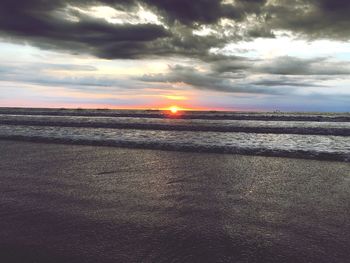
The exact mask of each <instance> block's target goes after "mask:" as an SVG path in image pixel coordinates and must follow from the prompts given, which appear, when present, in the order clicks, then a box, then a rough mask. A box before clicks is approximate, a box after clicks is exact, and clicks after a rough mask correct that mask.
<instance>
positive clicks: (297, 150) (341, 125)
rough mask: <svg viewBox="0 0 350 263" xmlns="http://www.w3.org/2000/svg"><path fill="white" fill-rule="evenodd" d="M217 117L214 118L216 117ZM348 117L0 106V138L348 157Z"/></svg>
mask: <svg viewBox="0 0 350 263" xmlns="http://www.w3.org/2000/svg"><path fill="white" fill-rule="evenodd" d="M215 117H217V119H215ZM349 117H350V115H349V114H320V113H318V114H316V113H313V114H305V113H300V114H297V113H288V114H283V113H229V112H184V113H179V114H178V115H169V114H168V113H167V112H161V111H113V110H45V109H26V110H24V109H1V110H0V138H3V139H21V140H34V141H45V142H47V141H49V142H62V143H73V144H74V143H75V144H93V145H109V146H120V147H121V146H122V147H133V148H150V149H163V150H181V151H195V152H217V153H221V152H222V153H241V154H253V155H267V156H288V157H301V158H313V159H331V160H340V161H350V120H349Z"/></svg>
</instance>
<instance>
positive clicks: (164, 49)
mask: <svg viewBox="0 0 350 263" xmlns="http://www.w3.org/2000/svg"><path fill="white" fill-rule="evenodd" d="M349 14H350V1H346V0H224V1H221V0H196V1H189V0H26V1H15V0H1V2H0V106H2V107H57V108H145V109H165V108H168V107H171V106H174V105H176V106H178V107H180V108H183V109H195V110H240V111H273V110H280V111H331V112H349V111H350V41H349V40H350V15H349Z"/></svg>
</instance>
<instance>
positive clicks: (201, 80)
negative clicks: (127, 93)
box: [139, 65, 296, 95]
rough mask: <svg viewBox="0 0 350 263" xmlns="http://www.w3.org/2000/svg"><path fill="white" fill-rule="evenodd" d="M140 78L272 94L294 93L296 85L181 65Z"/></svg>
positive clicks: (146, 80)
mask: <svg viewBox="0 0 350 263" xmlns="http://www.w3.org/2000/svg"><path fill="white" fill-rule="evenodd" d="M139 80H141V81H145V82H158V83H159V82H160V83H162V82H163V83H178V82H182V83H185V84H187V85H190V86H193V87H194V88H196V89H200V90H201V89H202V90H213V91H221V92H230V93H254V94H270V95H282V94H292V93H294V91H295V88H294V87H293V86H296V85H293V84H292V83H288V85H285V83H284V81H281V82H280V85H279V86H290V87H287V88H284V89H275V88H271V87H268V86H263V85H261V83H259V82H250V81H249V80H246V79H239V78H238V79H237V78H222V77H221V76H219V75H217V74H215V73H213V72H200V71H198V70H196V69H195V68H191V67H184V66H179V65H177V66H174V67H170V72H169V73H167V74H149V75H144V76H143V77H141V78H139ZM289 84H290V85H289ZM274 86H278V85H274Z"/></svg>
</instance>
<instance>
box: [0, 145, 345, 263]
mask: <svg viewBox="0 0 350 263" xmlns="http://www.w3.org/2000/svg"><path fill="white" fill-rule="evenodd" d="M0 154H1V158H0V167H1V173H0V192H1V193H2V198H1V199H0V214H1V215H2V220H1V221H0V235H1V236H2V238H1V240H0V261H3V262H12V263H17V262H18V263H20V262H21V263H22V262H25V261H26V262H28V261H29V262H37V263H47V262H55V263H59V262H62V261H65V262H67V263H68V262H69V263H71V262H103V263H110V262H111V263H112V262H125V261H127V262H140V261H142V262H167V261H169V260H174V261H176V260H177V261H179V262H232V261H241V262H257V261H260V262H273V263H274V262H291V263H292V262H293V263H297V262H306V261H307V262H315V263H316V262H317V263H326V262H331V261H334V262H335V261H336V262H346V259H348V247H349V246H350V236H349V234H348V233H350V231H349V230H350V222H349V211H348V204H349V203H350V194H349V192H350V180H349V174H350V166H349V164H347V163H344V162H329V161H318V160H304V159H291V158H276V157H259V156H243V155H231V154H213V153H192V152H170V151H159V150H144V149H143V150H141V149H126V148H113V147H95V146H79V145H60V144H48V143H31V142H18V141H0Z"/></svg>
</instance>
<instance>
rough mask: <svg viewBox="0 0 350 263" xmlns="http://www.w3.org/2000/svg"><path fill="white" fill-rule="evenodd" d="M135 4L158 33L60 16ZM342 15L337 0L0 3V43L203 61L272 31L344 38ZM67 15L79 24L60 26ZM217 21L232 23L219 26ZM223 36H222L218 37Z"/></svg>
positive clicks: (348, 6) (344, 8)
mask: <svg viewBox="0 0 350 263" xmlns="http://www.w3.org/2000/svg"><path fill="white" fill-rule="evenodd" d="M138 4H142V5H143V6H144V7H146V8H148V9H151V10H153V12H155V13H156V14H158V15H159V17H160V19H161V21H162V22H163V24H164V26H162V25H154V24H130V23H126V24H119V25H117V24H110V23H108V22H107V21H106V20H104V19H94V18H91V17H89V16H87V15H84V14H83V13H81V12H79V11H74V10H70V11H68V10H67V6H79V7H81V8H88V7H91V6H93V5H109V6H111V7H114V8H116V9H119V10H124V11H125V10H126V11H128V12H131V13H132V12H134V11H135V10H136V9H137V8H138V7H137V6H138ZM349 13H350V2H349V1H340V0H317V1H316V0H288V1H287V0H276V1H274V2H273V4H271V3H267V1H266V0H236V1H234V2H232V3H230V2H229V1H228V2H225V3H223V2H222V1H221V0H196V1H188V0H50V1H45V0H26V1H18V0H17V1H15V0H2V1H1V3H0V37H2V38H3V39H7V40H10V41H25V42H28V43H30V44H33V45H36V46H39V47H41V48H45V49H58V50H68V51H71V52H74V53H85V54H92V55H95V56H98V57H102V58H108V59H114V58H143V57H150V56H169V55H171V56H177V55H179V56H189V57H194V58H200V59H203V60H206V59H207V56H209V55H208V54H209V50H210V49H211V48H212V47H222V46H224V45H225V44H226V43H229V42H232V41H237V40H243V39H253V38H257V37H268V38H271V37H275V34H274V32H273V31H274V30H276V29H287V30H291V31H293V32H299V33H303V34H305V35H306V37H307V38H324V37H329V38H341V39H348V38H349V37H350V27H349V26H348V25H349V23H350V16H349V15H348V14H349ZM69 15H73V16H74V17H77V18H79V21H75V22H74V21H71V20H69V19H67V18H68V17H69ZM252 16H253V17H254V18H252ZM221 18H228V19H231V20H232V21H236V22H238V23H239V24H236V25H235V26H233V27H232V28H229V27H228V26H225V27H221V26H220V25H219V23H218V22H219V21H220V19H221ZM247 18H250V20H249V21H248V20H247ZM252 19H253V20H252ZM254 19H255V20H254ZM252 21H255V23H252ZM202 25H207V26H213V27H214V28H216V30H217V31H218V32H219V33H218V34H216V35H209V36H198V35H194V34H193V32H192V30H193V29H195V28H199V27H200V26H202ZM245 27H246V28H247V29H246V30H245V31H244V30H243V31H244V32H241V31H242V28H245ZM225 30H226V31H229V32H230V34H228V35H227V34H226V33H225V34H222V33H221V32H223V31H225Z"/></svg>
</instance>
